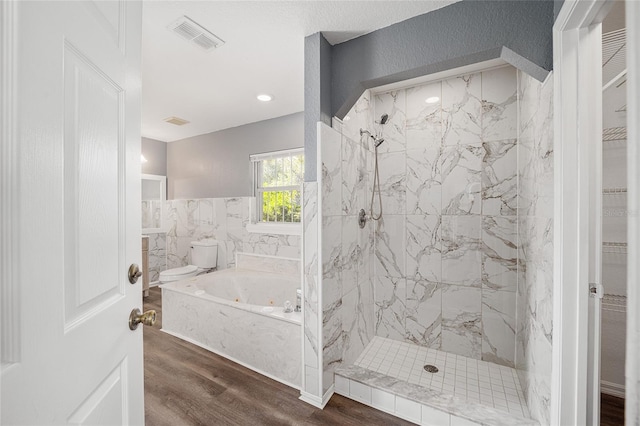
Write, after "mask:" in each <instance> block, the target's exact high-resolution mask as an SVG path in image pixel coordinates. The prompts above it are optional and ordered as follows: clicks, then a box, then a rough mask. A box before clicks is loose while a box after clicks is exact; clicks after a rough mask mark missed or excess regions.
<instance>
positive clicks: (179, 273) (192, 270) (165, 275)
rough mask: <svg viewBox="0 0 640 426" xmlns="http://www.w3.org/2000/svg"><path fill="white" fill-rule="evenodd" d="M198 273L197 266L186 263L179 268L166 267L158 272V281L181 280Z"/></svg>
mask: <svg viewBox="0 0 640 426" xmlns="http://www.w3.org/2000/svg"><path fill="white" fill-rule="evenodd" d="M197 273H198V267H197V266H195V265H187V266H183V267H181V268H173V269H167V270H166V271H162V272H160V282H161V283H168V282H171V281H178V280H183V279H185V278H190V277H195V276H196V274H197Z"/></svg>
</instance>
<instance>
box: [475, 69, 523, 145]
mask: <svg viewBox="0 0 640 426" xmlns="http://www.w3.org/2000/svg"><path fill="white" fill-rule="evenodd" d="M516 72H517V71H516V69H515V68H513V67H512V66H507V67H501V68H498V69H494V70H490V71H484V72H482V139H483V141H484V142H488V141H500V140H504V139H515V138H516V137H517V130H518V126H517V121H518V120H517V112H518V111H517V78H516Z"/></svg>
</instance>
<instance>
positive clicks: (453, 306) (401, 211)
mask: <svg viewBox="0 0 640 426" xmlns="http://www.w3.org/2000/svg"><path fill="white" fill-rule="evenodd" d="M430 97H438V98H439V101H437V102H435V103H431V104H428V103H426V102H425V100H426V99H427V98H430ZM372 104H373V105H372V109H373V117H375V118H376V119H377V118H378V117H380V116H381V115H382V114H384V113H386V114H388V115H389V120H388V122H387V124H386V125H385V126H384V128H383V129H382V131H383V132H384V139H385V142H384V143H383V144H382V145H381V146H380V147H379V154H378V161H379V170H380V188H381V192H382V209H383V218H382V220H380V221H378V222H376V223H375V225H374V227H375V236H374V240H375V256H374V258H373V262H374V289H375V290H374V302H375V321H376V329H375V332H376V335H378V336H381V337H387V338H392V339H395V340H400V341H410V342H413V343H415V344H418V345H421V346H427V347H431V348H435V349H441V350H444V351H447V352H452V353H455V354H459V355H464V356H467V357H471V358H476V359H483V360H487V361H491V362H495V363H498V364H503V365H508V366H511V367H513V366H514V362H515V342H516V337H515V330H516V312H515V307H516V289H517V281H518V260H517V256H518V249H517V225H518V222H517V136H518V135H517V75H516V70H515V69H514V68H512V67H503V68H499V69H494V70H489V71H486V72H482V73H477V74H471V75H466V76H462V77H457V78H452V79H449V80H445V81H441V82H436V83H432V84H427V85H422V86H417V87H412V88H408V89H404V90H398V91H392V92H388V93H382V94H376V95H375V96H374V98H373V99H372ZM377 130H380V127H378V128H377ZM369 170H373V168H372V167H371V166H370V167H369ZM371 173H372V172H371V171H370V172H369V175H370V174H371Z"/></svg>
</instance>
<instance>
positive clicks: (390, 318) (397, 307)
mask: <svg viewBox="0 0 640 426" xmlns="http://www.w3.org/2000/svg"><path fill="white" fill-rule="evenodd" d="M375 283H376V292H375V294H374V297H375V305H376V307H375V315H376V336H380V337H388V338H390V339H394V340H404V338H405V316H406V282H405V279H404V278H391V277H384V276H376V277H375Z"/></svg>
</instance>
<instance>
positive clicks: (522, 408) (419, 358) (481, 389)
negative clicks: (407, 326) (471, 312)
mask: <svg viewBox="0 0 640 426" xmlns="http://www.w3.org/2000/svg"><path fill="white" fill-rule="evenodd" d="M425 364H432V365H435V366H436V367H438V370H439V371H438V372H437V373H428V372H426V371H425V370H424V365H425ZM355 365H357V366H359V367H362V368H366V369H368V370H372V371H376V372H378V373H381V374H385V375H387V376H391V377H394V378H397V379H400V380H404V381H407V382H409V383H412V384H416V385H420V386H423V387H426V388H429V389H433V390H435V391H438V392H444V393H448V394H450V395H455V396H456V397H459V398H465V399H467V400H468V401H473V402H478V403H481V404H483V405H487V406H489V407H493V408H496V409H499V410H503V411H507V412H509V413H512V414H517V415H520V416H524V417H529V410H528V409H527V403H526V401H525V399H524V394H523V393H522V388H521V387H520V381H519V380H518V376H517V373H516V370H515V369H513V368H509V367H505V366H501V365H496V364H493V363H490V362H486V361H480V360H477V359H471V358H467V357H464V356H461V355H455V354H451V353H447V352H442V351H438V350H435V349H429V348H425V347H421V346H417V345H413V344H410V343H405V342H398V341H395V340H391V339H385V338H382V337H374V338H373V340H372V341H371V342H370V343H369V345H368V346H367V347H366V348H365V350H364V351H363V352H362V354H361V355H360V356H359V357H358V359H357V360H356V362H355Z"/></svg>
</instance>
